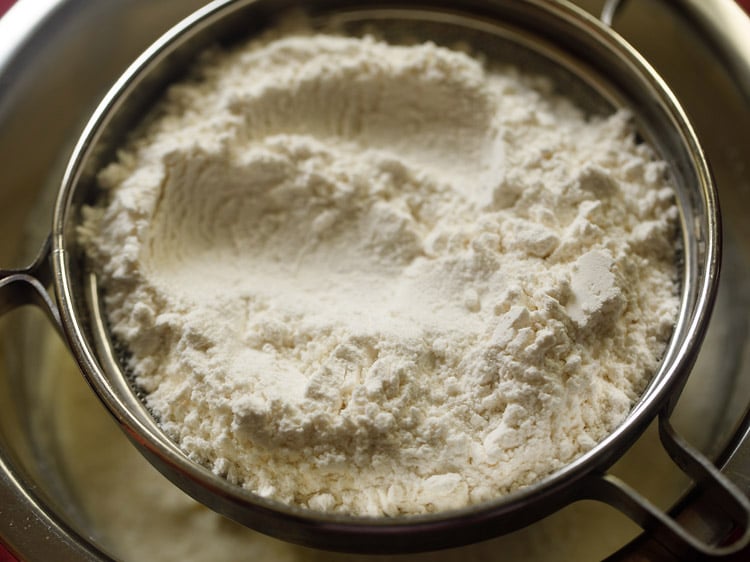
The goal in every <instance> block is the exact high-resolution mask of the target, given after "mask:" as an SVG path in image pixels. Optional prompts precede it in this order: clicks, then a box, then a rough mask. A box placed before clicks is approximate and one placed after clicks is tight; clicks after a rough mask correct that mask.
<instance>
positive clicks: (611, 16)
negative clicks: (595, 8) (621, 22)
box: [599, 0, 626, 27]
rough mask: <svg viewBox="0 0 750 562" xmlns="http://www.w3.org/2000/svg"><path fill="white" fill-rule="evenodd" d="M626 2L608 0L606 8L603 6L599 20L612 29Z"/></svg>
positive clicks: (624, 0) (605, 4) (622, 0)
mask: <svg viewBox="0 0 750 562" xmlns="http://www.w3.org/2000/svg"><path fill="white" fill-rule="evenodd" d="M625 2H626V0H606V1H605V2H604V6H602V13H601V15H600V16H599V19H600V20H601V21H602V23H603V24H604V25H606V26H607V27H612V26H613V24H614V21H615V17H616V16H617V12H619V11H620V9H621V8H622V7H623V5H624V4H625Z"/></svg>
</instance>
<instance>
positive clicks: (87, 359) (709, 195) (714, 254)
mask: <svg viewBox="0 0 750 562" xmlns="http://www.w3.org/2000/svg"><path fill="white" fill-rule="evenodd" d="M260 4H263V2H262V0H237V1H235V0H217V1H215V2H213V3H211V4H209V5H208V6H206V7H204V8H202V9H200V10H199V11H197V12H196V13H195V14H193V15H192V16H190V17H189V18H187V19H186V20H183V22H181V23H180V24H178V25H177V26H176V27H174V28H173V29H172V30H171V31H169V32H168V33H167V34H165V35H164V36H162V38H161V39H159V40H158V41H157V42H155V43H154V44H153V45H152V47H150V48H149V49H148V50H147V51H146V52H145V53H144V54H143V55H142V56H141V57H139V58H138V59H137V60H136V61H135V62H134V64H133V65H132V66H131V67H130V68H129V69H128V70H127V71H126V73H125V74H123V76H122V77H121V78H120V80H118V81H117V83H116V84H115V85H114V86H113V88H112V89H111V90H110V92H109V93H108V94H107V96H106V97H105V99H104V101H103V102H102V104H101V105H100V106H99V107H98V108H97V110H96V111H95V112H94V113H93V115H92V118H91V120H90V121H89V124H88V125H87V126H86V129H85V130H84V132H83V134H82V135H81V137H80V140H79V142H78V144H77V145H76V148H75V149H74V152H73V154H72V156H71V159H70V161H69V165H68V168H67V169H66V172H65V175H64V178H63V182H62V185H61V189H60V192H59V196H58V200H57V203H56V205H55V212H54V213H55V214H54V218H53V230H52V254H51V255H52V265H53V270H54V288H55V293H56V297H57V302H58V303H59V308H60V312H61V319H62V325H63V328H64V330H65V333H66V335H67V339H68V342H69V345H70V347H71V349H72V351H73V354H74V356H75V358H76V361H77V362H78V364H79V366H80V367H81V369H82V370H83V372H84V376H85V377H86V379H87V380H88V382H89V383H90V384H91V386H92V387H93V388H94V390H95V392H96V394H97V395H98V396H99V398H100V399H101V400H102V402H104V404H105V406H106V407H107V409H108V410H109V411H110V413H111V414H112V415H113V416H114V417H115V418H116V419H117V421H118V423H119V424H120V426H121V427H122V429H123V430H124V431H125V433H126V434H127V435H128V436H129V437H130V439H131V440H132V441H134V442H135V443H136V445H137V446H138V447H139V449H141V451H142V452H143V453H144V455H145V456H147V457H148V458H149V461H151V462H152V464H154V465H155V466H156V467H157V468H159V469H160V470H161V471H162V472H165V473H166V474H167V475H168V476H169V477H170V479H172V480H173V481H175V483H177V484H178V485H179V486H180V487H181V488H183V490H185V491H187V492H188V493H190V494H191V495H193V496H195V497H196V498H197V499H199V500H200V501H202V502H203V503H205V504H207V505H209V506H210V507H212V508H214V509H216V510H217V511H220V512H222V513H224V514H226V515H229V516H230V517H232V518H235V519H238V520H240V522H245V521H247V520H248V512H250V513H251V517H250V519H251V520H252V521H253V522H256V521H258V520H260V519H267V520H268V521H267V522H266V524H265V525H257V524H254V525H252V526H255V527H258V526H260V527H262V528H261V530H263V531H265V532H268V533H270V534H274V535H276V536H281V537H282V538H285V539H286V540H291V541H293V542H302V543H305V544H311V543H312V544H314V545H315V546H320V547H323V548H330V547H331V544H321V543H320V541H319V539H321V538H323V537H325V538H326V539H325V540H328V539H327V538H330V537H347V541H344V542H347V544H346V545H345V547H346V548H345V550H359V549H358V548H355V549H353V548H352V544H351V541H350V539H352V538H353V537H355V536H357V537H360V538H361V537H366V538H367V539H368V541H369V542H368V544H369V545H370V548H368V549H367V550H368V551H371V550H373V548H374V549H377V550H390V549H386V548H385V547H386V545H379V544H378V541H382V540H384V539H389V540H391V541H392V543H393V544H395V545H396V546H397V550H398V551H408V550H416V549H422V547H423V545H424V544H426V543H425V542H424V541H427V542H429V541H432V542H434V543H435V544H437V545H438V546H441V547H442V546H447V545H451V544H460V543H463V542H468V541H467V540H466V539H467V538H468V539H469V540H478V538H481V537H479V535H478V533H479V531H481V532H482V533H484V534H485V535H486V534H487V530H488V527H489V526H492V525H494V524H495V522H497V521H498V520H500V519H501V518H503V519H506V518H508V517H511V516H512V518H513V519H514V521H513V522H512V523H511V524H510V525H508V530H513V529H512V528H510V527H513V526H514V527H515V528H518V527H520V526H523V525H525V524H528V523H531V522H532V521H533V520H536V519H538V518H540V517H541V516H543V515H546V514H548V513H549V512H551V511H554V510H555V509H557V508H558V507H561V506H562V505H564V504H566V503H569V502H570V501H574V499H576V498H577V497H580V489H581V487H582V486H585V484H586V482H587V479H588V478H590V477H591V475H592V474H594V473H596V472H598V471H601V470H606V469H607V468H608V467H609V466H610V465H611V464H612V463H613V462H614V461H615V460H617V458H619V457H620V456H621V455H622V454H624V452H625V451H626V450H627V449H628V448H629V447H630V445H631V444H632V443H633V442H634V441H635V440H636V439H637V437H638V436H639V435H640V434H641V433H642V432H643V431H644V430H645V428H646V426H647V425H648V424H649V423H650V422H651V421H652V420H653V419H654V418H655V417H656V415H657V414H658V413H659V412H660V411H662V409H663V408H665V407H666V408H669V407H670V404H671V403H673V402H674V401H675V400H676V397H677V396H678V395H679V391H680V390H681V387H682V385H683V384H684V382H685V380H686V379H687V376H688V375H689V371H690V368H691V366H692V364H693V362H694V360H695V357H696V355H697V352H698V349H699V347H700V343H701V341H702V339H703V336H704V334H705V331H706V328H707V324H708V320H709V316H710V310H711V308H712V305H713V301H714V299H715V295H716V290H717V285H718V274H719V263H720V253H721V240H720V214H719V208H718V197H717V194H716V189H715V186H714V185H713V181H712V178H711V174H710V170H709V168H708V164H707V161H706V158H705V155H704V153H703V150H702V149H701V147H700V143H699V141H698V139H697V136H696V135H695V132H694V131H693V129H692V126H691V125H690V123H689V121H688V119H687V116H686V115H685V113H684V111H683V110H682V109H681V107H680V104H679V102H678V100H677V99H676V97H675V96H674V94H672V93H671V91H670V90H669V88H668V86H667V85H666V84H665V83H664V81H663V80H662V79H661V78H660V77H659V76H658V75H657V74H656V72H655V71H654V70H653V69H652V68H651V67H650V65H649V64H648V63H647V62H646V61H645V60H644V59H643V58H642V57H641V56H640V55H639V54H638V53H637V52H636V51H635V50H634V49H633V48H632V47H630V46H629V45H628V44H627V43H626V42H625V41H624V40H623V39H621V38H620V37H619V36H618V35H617V34H615V33H614V32H612V31H611V30H609V29H608V28H606V27H604V26H603V25H601V24H600V22H599V21H598V20H596V19H594V18H593V17H591V16H589V15H588V14H586V13H585V12H583V11H582V10H581V9H579V8H577V7H576V6H573V5H571V4H568V3H567V2H558V1H553V0H526V1H525V2H522V3H521V2H518V4H519V5H520V4H523V5H524V6H526V7H527V8H523V9H529V10H531V9H534V10H542V11H544V12H545V13H548V14H552V15H554V17H556V18H558V21H559V22H561V23H560V25H563V24H564V25H568V26H572V27H573V28H575V29H576V30H578V31H580V32H582V33H586V34H587V36H588V37H589V38H593V40H594V41H597V42H598V43H599V44H600V45H602V47H603V48H606V49H608V52H610V51H611V53H610V54H612V56H614V55H617V56H619V57H620V59H621V62H622V63H623V64H625V65H626V66H628V67H629V68H630V69H631V71H633V72H636V73H637V74H638V75H639V76H640V77H641V78H642V79H643V80H645V85H646V86H647V87H648V88H650V89H651V90H652V91H654V92H655V93H658V96H659V99H658V103H659V104H660V106H663V107H662V109H663V110H665V111H666V112H667V113H668V115H669V117H670V119H671V120H672V124H673V126H674V127H675V132H676V133H677V134H679V135H680V137H681V138H682V140H683V142H684V143H685V148H686V150H687V152H688V153H689V154H690V156H691V164H692V165H693V167H694V172H695V173H696V180H697V184H698V185H699V187H700V190H701V194H700V195H701V196H702V197H703V199H704V200H705V204H706V207H707V209H706V211H707V212H706V224H705V225H704V227H705V230H706V231H705V237H704V239H703V240H701V241H696V240H692V239H691V236H690V234H691V233H692V234H693V235H695V232H694V231H693V230H692V228H690V225H683V228H682V232H683V235H684V236H686V238H687V240H686V242H687V244H686V247H687V246H691V245H692V244H693V243H698V242H700V243H702V244H703V245H704V246H705V248H704V250H705V257H704V258H703V262H704V265H705V269H706V271H705V274H704V275H703V276H702V277H701V278H700V280H699V281H697V282H698V283H699V285H698V286H697V287H695V291H696V295H695V302H694V303H692V307H693V308H692V310H691V311H690V312H688V311H687V306H686V305H687V302H686V301H683V303H682V306H681V311H682V312H681V314H682V318H681V320H680V322H682V324H683V327H684V330H685V335H684V337H683V340H684V341H682V343H681V344H680V345H678V346H676V347H675V348H674V349H673V350H672V351H671V355H670V361H669V363H668V364H666V363H665V365H666V366H665V367H664V368H663V369H662V370H661V371H660V374H658V375H655V379H654V380H655V381H656V384H653V385H652V386H651V387H649V389H647V391H646V392H645V393H644V395H643V397H642V398H641V399H640V400H639V401H638V403H637V404H636V406H635V407H634V408H633V410H632V411H631V412H630V414H629V415H628V417H627V418H626V420H625V421H624V422H623V423H622V424H620V426H619V427H618V428H616V429H615V430H614V431H613V432H612V433H610V434H609V435H608V436H607V437H606V438H605V439H604V440H602V441H601V442H600V443H598V444H597V445H596V446H595V447H594V448H593V449H592V450H590V451H589V452H588V453H586V454H584V455H582V456H581V457H579V458H577V459H576V460H574V461H573V462H571V463H569V464H568V465H566V466H565V467H563V468H561V469H560V470H558V471H555V472H554V473H553V474H551V475H550V476H548V477H547V478H544V479H542V480H540V481H539V482H537V483H536V484H534V485H533V486H530V487H529V488H526V489H523V490H519V491H516V492H513V493H511V494H508V495H505V496H502V497H500V498H497V499H496V500H491V501H489V502H484V503H480V504H476V505H470V506H468V507H466V508H462V509H459V510H453V511H445V512H439V513H435V514H427V515H415V516H404V517H398V518H377V519H374V518H369V517H361V516H350V515H336V514H325V513H320V512H314V511H312V510H307V509H303V508H296V507H293V506H289V505H286V504H282V503H280V502H277V501H274V500H268V499H266V498H262V497H260V496H257V495H255V494H252V493H250V492H248V491H245V490H242V489H240V488H239V487H237V486H235V485H232V484H229V483H228V482H227V481H225V480H223V479H221V478H219V477H217V476H215V475H214V474H213V473H211V472H210V471H209V470H208V469H206V468H204V467H202V466H200V465H197V464H195V463H193V462H192V461H188V460H187V459H186V457H185V455H184V453H182V452H181V451H180V450H179V448H178V447H177V446H176V445H174V444H173V443H171V442H169V441H167V440H166V439H165V437H164V435H163V434H162V433H160V432H155V430H154V427H152V426H149V425H144V423H143V421H142V420H141V419H139V418H137V417H136V416H134V415H133V412H132V411H131V410H130V408H129V407H128V404H127V403H125V402H124V401H123V400H122V397H121V396H120V395H119V393H118V392H117V390H116V389H113V387H112V385H111V382H110V381H109V379H108V377H107V375H106V374H105V373H104V372H103V370H102V368H101V365H100V364H99V363H100V361H99V359H98V358H97V357H96V352H95V351H94V349H93V347H92V346H91V342H89V341H88V338H87V336H86V335H85V333H84V330H83V329H82V327H81V323H82V322H81V319H80V318H79V312H78V306H77V304H76V301H77V300H78V298H79V297H77V296H76V295H77V293H78V291H77V289H78V287H77V286H76V280H75V276H74V274H73V273H74V272H73V270H74V269H75V268H74V265H73V264H74V263H75V261H76V260H75V257H74V256H73V255H72V252H71V251H69V249H68V241H69V239H70V224H71V214H73V212H74V211H73V208H74V206H75V205H74V203H73V201H74V195H75V190H76V186H77V185H78V184H79V179H80V176H81V174H82V171H83V169H84V168H85V166H86V163H87V161H88V160H89V159H90V157H91V154H92V151H95V150H96V148H97V143H98V142H99V135H100V134H101V132H102V130H103V129H104V128H105V127H106V124H107V123H108V121H109V119H110V118H111V116H112V114H113V113H116V112H117V111H118V109H119V108H120V107H121V105H122V104H123V103H124V100H125V98H127V95H128V93H129V88H130V86H131V84H132V83H133V81H135V80H138V79H140V77H141V76H142V75H143V74H144V73H146V74H147V73H149V72H150V70H151V68H152V66H153V65H155V64H158V63H159V62H160V61H161V60H163V57H164V56H165V53H168V52H169V51H170V49H172V48H173V47H174V46H175V45H177V44H179V43H180V42H182V41H186V40H187V39H186V38H187V37H190V36H191V35H193V34H195V33H197V32H198V31H199V30H201V29H204V28H206V27H209V26H211V25H212V24H213V23H214V22H216V21H218V20H220V19H222V18H224V17H228V16H227V14H230V13H234V12H236V11H238V10H240V9H242V8H244V7H247V6H253V5H260ZM382 4H383V3H378V5H382ZM470 4H472V7H470V8H465V7H464V6H462V13H464V14H465V15H466V16H467V17H472V15H473V14H472V12H471V10H478V9H479V8H478V7H477V6H478V5H479V3H478V2H476V3H470ZM483 4H486V5H487V6H489V7H493V6H503V5H506V4H508V2H506V1H504V0H496V1H494V2H484V3H483ZM389 5H390V3H389ZM400 5H408V6H409V7H411V8H413V9H424V10H427V9H429V8H430V7H431V6H436V9H440V8H443V9H444V8H446V7H448V6H451V5H452V3H450V2H443V1H437V2H427V1H421V0H420V1H412V2H402V3H400ZM488 9H489V8H488ZM686 254H688V250H687V248H686ZM689 255H692V254H689ZM692 259H695V257H693V258H692ZM693 266H695V264H693V263H692V262H691V263H690V264H688V265H687V266H686V267H688V268H690V267H693ZM690 271H692V270H690ZM685 294H686V293H684V295H685ZM686 298H687V297H686V296H684V297H683V299H686ZM662 371H663V372H662ZM196 487H197V488H196ZM277 523H278V524H283V525H284V526H288V528H284V529H279V528H277V527H278V525H276V524H277ZM457 529H460V530H462V531H464V532H465V535H463V536H462V537H460V538H459V540H458V541H457V540H456V539H457V537H456V535H457V534H458V533H456V532H455V531H456V530H457ZM446 531H450V533H447V532H446ZM475 535H476V536H475ZM416 536H420V537H423V539H424V541H423V542H420V541H419V540H415V537H416ZM428 539H429V540H428ZM435 539H437V540H435ZM410 541H412V542H410ZM334 542H335V541H334ZM333 546H334V547H335V545H333ZM415 547H416V548H415Z"/></svg>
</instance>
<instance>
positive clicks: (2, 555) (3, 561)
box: [0, 544, 18, 562]
mask: <svg viewBox="0 0 750 562" xmlns="http://www.w3.org/2000/svg"><path fill="white" fill-rule="evenodd" d="M0 562H18V561H17V560H16V559H15V558H13V556H11V554H10V553H9V552H8V551H7V550H5V548H3V545H1V544H0Z"/></svg>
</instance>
